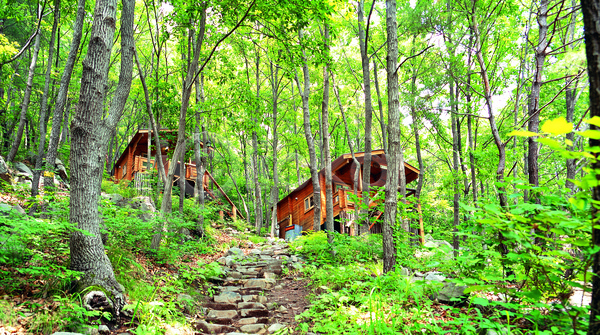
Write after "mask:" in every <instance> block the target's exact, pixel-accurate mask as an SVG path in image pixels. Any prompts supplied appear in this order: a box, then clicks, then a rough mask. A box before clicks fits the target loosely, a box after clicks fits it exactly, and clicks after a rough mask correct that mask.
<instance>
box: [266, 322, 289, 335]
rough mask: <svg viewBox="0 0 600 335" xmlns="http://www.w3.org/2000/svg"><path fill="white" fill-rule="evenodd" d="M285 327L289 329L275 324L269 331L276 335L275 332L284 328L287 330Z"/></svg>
mask: <svg viewBox="0 0 600 335" xmlns="http://www.w3.org/2000/svg"><path fill="white" fill-rule="evenodd" d="M285 327H287V326H286V325H282V324H281V323H275V324H272V325H271V326H270V327H269V329H268V331H269V333H274V332H276V331H278V330H280V329H282V328H285Z"/></svg>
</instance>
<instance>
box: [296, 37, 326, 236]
mask: <svg viewBox="0 0 600 335" xmlns="http://www.w3.org/2000/svg"><path fill="white" fill-rule="evenodd" d="M298 40H299V43H300V46H301V49H302V74H303V81H304V88H301V87H300V79H298V74H296V75H295V79H296V85H297V86H298V92H300V96H301V97H302V115H303V116H304V137H306V144H307V146H308V154H309V159H310V162H309V164H310V176H311V179H312V184H313V200H314V203H315V206H314V208H313V219H314V221H313V230H314V231H319V230H321V184H320V182H319V170H318V169H317V164H318V162H317V154H316V152H315V140H314V138H313V135H312V132H311V130H310V110H309V102H308V98H309V96H310V75H309V72H308V60H307V58H306V50H305V48H304V45H303V41H302V31H301V30H300V31H298Z"/></svg>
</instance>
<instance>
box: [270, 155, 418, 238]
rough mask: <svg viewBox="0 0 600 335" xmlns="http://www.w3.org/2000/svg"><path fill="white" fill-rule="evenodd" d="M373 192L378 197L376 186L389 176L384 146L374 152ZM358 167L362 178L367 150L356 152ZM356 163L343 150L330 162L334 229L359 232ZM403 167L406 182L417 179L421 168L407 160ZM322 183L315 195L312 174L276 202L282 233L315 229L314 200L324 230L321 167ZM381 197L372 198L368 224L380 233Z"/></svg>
mask: <svg viewBox="0 0 600 335" xmlns="http://www.w3.org/2000/svg"><path fill="white" fill-rule="evenodd" d="M371 155H372V156H371V157H372V161H371V177H370V182H371V189H372V191H371V196H370V198H371V199H373V198H377V197H378V194H377V193H378V192H384V191H383V189H380V190H379V191H377V190H373V188H374V187H375V189H377V188H376V187H384V186H385V182H386V178H387V160H386V156H385V152H384V151H383V150H375V151H372V153H371ZM355 156H356V159H357V160H358V162H359V164H360V167H359V169H360V170H359V180H362V179H363V177H362V166H363V162H364V152H360V153H356V154H355ZM356 168H357V166H356V164H355V163H354V162H353V159H352V155H351V154H344V155H342V156H340V157H338V158H337V159H335V160H334V161H333V162H332V163H331V173H332V184H333V185H332V187H333V216H334V229H335V231H337V232H339V233H345V234H350V235H356V234H357V232H355V231H354V229H353V226H354V225H353V224H352V223H353V222H354V220H355V215H354V213H355V204H354V202H353V199H355V200H356V198H355V197H354V186H353V185H354V175H355V172H356ZM404 171H405V176H406V184H407V185H408V184H409V183H411V182H413V181H415V180H417V178H419V173H420V171H419V170H418V169H417V168H415V167H414V166H412V165H410V164H408V163H406V162H405V163H404ZM319 183H320V185H321V195H320V199H316V200H315V199H314V197H315V195H314V193H313V183H312V178H309V179H308V180H307V181H305V182H304V183H303V184H302V185H300V186H299V187H298V188H296V189H295V190H293V191H292V192H291V193H290V194H288V195H287V196H286V197H284V198H283V199H281V200H280V201H279V202H278V203H277V221H278V224H279V237H280V238H286V239H293V238H294V237H295V236H297V235H299V234H301V233H302V232H303V231H311V230H313V223H314V221H313V218H314V204H315V201H320V202H321V209H322V210H321V230H324V228H325V215H326V213H325V170H321V171H319ZM357 191H358V192H357V196H358V198H359V199H360V198H361V197H362V196H361V194H360V192H362V186H361V183H360V182H359V184H358V189H357ZM406 191H407V196H409V195H413V194H414V193H415V190H414V189H408V188H407V190H406ZM381 201H382V200H375V201H373V200H371V202H370V204H369V208H370V209H371V210H369V216H370V220H369V222H374V223H369V224H368V229H369V232H371V233H381V224H380V223H378V222H377V219H379V218H380V217H381V215H382V214H383V213H382V212H381V211H379V210H378V209H376V207H377V205H379V204H380V203H381Z"/></svg>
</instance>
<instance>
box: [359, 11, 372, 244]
mask: <svg viewBox="0 0 600 335" xmlns="http://www.w3.org/2000/svg"><path fill="white" fill-rule="evenodd" d="M364 7H365V2H364V0H360V1H359V3H358V40H359V44H360V56H361V60H362V75H363V87H364V93H365V155H364V160H363V169H362V174H363V180H362V206H363V210H362V213H361V215H362V216H363V217H364V218H365V219H366V222H365V223H364V225H363V224H361V225H360V227H363V229H361V230H362V231H361V233H363V232H364V233H366V232H368V229H369V225H370V222H369V219H368V218H369V204H370V202H371V201H370V199H369V198H370V196H369V192H370V190H371V150H372V149H371V125H372V123H373V121H372V119H373V104H372V99H371V76H370V70H369V55H368V53H367V46H368V41H367V38H368V36H365V30H364V25H365V20H364ZM359 229H360V228H359Z"/></svg>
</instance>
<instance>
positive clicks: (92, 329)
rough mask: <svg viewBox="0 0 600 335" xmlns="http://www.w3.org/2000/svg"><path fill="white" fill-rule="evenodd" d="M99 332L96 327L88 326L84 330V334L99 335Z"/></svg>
mask: <svg viewBox="0 0 600 335" xmlns="http://www.w3.org/2000/svg"><path fill="white" fill-rule="evenodd" d="M99 334H100V332H99V331H98V328H96V327H88V328H87V329H86V330H85V335H99Z"/></svg>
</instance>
